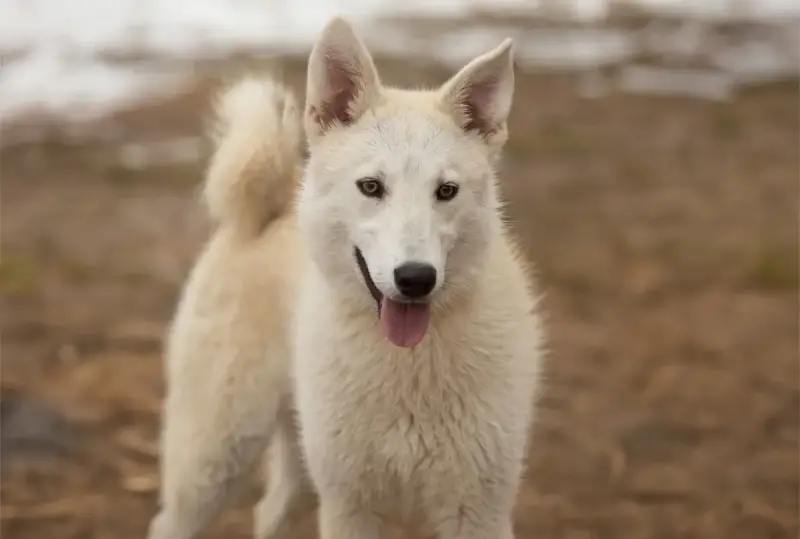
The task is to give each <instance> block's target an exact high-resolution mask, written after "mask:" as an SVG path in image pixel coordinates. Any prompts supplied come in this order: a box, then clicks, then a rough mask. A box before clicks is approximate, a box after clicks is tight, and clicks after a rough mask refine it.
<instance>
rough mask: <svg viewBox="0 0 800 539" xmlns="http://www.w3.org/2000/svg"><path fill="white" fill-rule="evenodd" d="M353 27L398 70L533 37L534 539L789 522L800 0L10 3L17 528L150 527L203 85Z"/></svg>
mask: <svg viewBox="0 0 800 539" xmlns="http://www.w3.org/2000/svg"><path fill="white" fill-rule="evenodd" d="M334 14H343V15H345V16H347V17H348V18H349V19H350V20H351V21H352V22H353V23H354V24H355V25H356V27H357V28H358V29H359V31H360V32H361V34H362V35H363V37H364V38H365V40H366V42H367V43H368V46H369V47H370V48H371V49H372V50H373V51H374V52H375V53H376V55H377V57H378V59H379V61H378V64H379V68H380V69H381V71H382V74H383V76H384V78H385V79H386V80H387V81H389V82H392V83H399V84H404V85H421V84H425V85H434V84H439V83H441V82H443V81H444V80H446V78H447V77H448V76H449V74H450V73H452V72H453V71H454V70H455V69H457V68H458V67H459V66H460V65H461V64H462V63H464V62H466V61H467V60H468V59H470V58H471V57H473V56H474V55H477V54H478V53H481V52H483V51H485V50H488V49H489V48H490V47H493V46H494V45H496V44H497V43H499V42H500V40H501V39H502V38H503V37H505V36H511V37H514V39H515V40H516V47H517V59H518V65H519V71H518V73H519V75H518V79H517V80H518V85H517V94H516V102H515V109H514V113H513V121H512V125H511V139H510V141H509V143H508V147H507V152H506V160H505V163H504V167H503V171H502V178H503V189H504V193H505V196H506V198H507V199H508V201H509V213H510V217H511V220H512V222H513V223H514V226H515V228H516V230H517V232H518V233H519V234H520V236H521V237H522V238H523V241H524V245H525V248H526V250H527V252H528V254H529V255H530V256H531V258H532V259H533V260H535V262H536V264H537V267H538V273H539V278H540V281H541V283H540V284H541V287H542V290H543V291H544V293H545V298H544V306H545V309H546V311H547V315H548V325H549V332H550V364H549V372H548V383H547V387H546V390H545V391H544V394H543V398H542V402H541V408H540V413H539V416H538V422H537V424H536V427H535V434H534V435H535V442H534V444H533V448H532V452H531V455H530V469H529V474H528V477H527V479H526V483H525V487H524V489H523V491H522V492H521V494H520V497H519V508H518V513H517V532H518V536H519V537H520V538H548V539H560V538H563V539H595V538H596V539H634V538H641V539H645V538H654V539H671V538H676V539H677V538H686V539H701V538H702V539H793V538H796V537H798V532H800V529H799V528H798V493H799V492H800V481H799V479H798V476H799V475H800V472H799V470H798V466H799V464H800V461H799V460H798V431H799V427H800V392H799V391H798V382H799V381H800V380H799V376H800V373H799V371H798V365H799V364H798V355H797V353H798V335H797V332H798V258H797V249H798V237H797V233H798V223H797V215H798V201H799V199H800V196H799V195H800V193H799V192H798V176H799V174H800V170H798V166H799V164H798V159H799V156H798V153H799V152H800V134H799V129H800V128H799V126H798V124H799V122H800V92H799V91H798V70H799V69H800V4H798V2H797V1H796V0H783V1H777V0H702V1H701V0H696V1H692V0H686V1H680V0H641V1H634V0H629V1H613V0H580V1H577V0H576V1H572V2H570V1H569V0H539V1H536V0H484V1H478V0H473V1H467V0H435V1H427V2H426V1H421V0H400V1H396V0H395V1H389V0H358V1H356V0H353V1H352V2H346V1H344V0H339V1H338V2H334V1H328V2H325V1H323V0H315V1H310V0H306V1H305V2H294V3H293V2H291V1H289V0H204V1H203V2H195V1H191V0H157V1H156V0H70V1H69V2H55V1H52V0H51V1H48V0H0V55H2V67H0V120H1V121H2V133H0V173H1V174H2V261H1V262H2V263H1V264H0V290H2V307H3V308H2V327H3V334H2V392H1V393H0V421H1V422H2V438H1V439H0V458H1V459H2V482H1V485H0V487H1V488H2V490H1V491H0V495H1V496H2V505H1V506H0V525H1V528H0V532H2V536H3V537H4V538H5V539H112V538H114V539H116V538H142V537H144V533H145V530H146V527H147V524H148V521H149V519H150V518H151V516H152V515H153V513H154V511H155V508H156V498H157V490H158V469H157V456H158V455H157V438H158V428H159V412H160V403H161V399H162V396H163V391H164V385H163V380H162V365H161V350H162V338H163V335H164V331H165V325H166V323H167V322H168V320H169V318H170V317H171V315H172V312H173V308H174V306H175V302H176V300H177V294H178V291H179V287H180V285H181V283H182V280H183V279H184V277H185V276H186V273H187V271H188V269H189V267H190V265H191V263H192V261H193V259H194V257H195V255H196V253H197V252H198V249H199V248H200V246H201V244H202V242H203V241H204V239H205V238H206V237H207V234H208V232H209V222H208V220H207V218H206V215H205V212H204V210H203V208H202V207H201V205H200V204H199V200H198V188H199V185H200V182H201V180H202V177H203V171H204V167H205V165H206V162H207V159H208V153H209V146H208V144H207V142H206V141H205V139H204V138H203V136H202V134H203V129H204V126H205V122H206V119H207V117H208V111H209V96H210V93H211V92H213V91H214V89H215V88H217V87H218V85H219V83H220V81H225V80H227V79H229V78H231V77H233V76H235V75H236V74H240V73H242V72H244V71H247V70H254V69H255V70H268V69H278V70H280V72H281V73H282V74H283V76H284V77H285V79H286V80H287V81H288V82H289V83H290V84H292V85H293V86H294V87H295V88H296V89H297V91H298V92H302V91H303V79H304V69H305V58H306V56H307V54H308V52H309V51H310V46H311V44H312V42H313V40H314V38H315V37H316V36H317V35H318V32H319V30H320V29H321V27H322V26H323V25H324V24H325V22H326V21H327V20H328V19H329V18H330V17H331V16H333V15H334ZM300 95H302V94H300ZM257 494H258V490H257V488H256V487H255V486H253V487H252V488H250V489H249V490H247V491H246V493H245V496H244V497H243V498H242V499H241V500H240V501H239V502H238V503H237V505H236V506H235V507H234V508H232V509H231V510H230V511H228V512H226V513H225V515H223V516H222V517H221V518H220V519H219V520H218V521H217V522H216V523H215V525H214V527H213V529H211V530H209V531H208V532H207V533H206V534H205V535H204V536H205V537H218V538H222V537H225V538H246V537H250V512H249V507H250V504H251V503H252V502H253V501H254V500H255V498H256V496H257ZM314 532H315V521H314V519H309V520H308V521H307V522H305V523H304V525H303V526H301V528H300V529H299V531H298V535H297V537H298V538H310V537H313V536H315V533H314Z"/></svg>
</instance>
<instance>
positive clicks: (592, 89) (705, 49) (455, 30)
mask: <svg viewBox="0 0 800 539" xmlns="http://www.w3.org/2000/svg"><path fill="white" fill-rule="evenodd" d="M300 5H301V4H299V3H297V4H294V5H293V4H292V2H289V1H286V0H209V1H206V2H202V3H201V2H193V1H190V0H170V1H160V2H159V1H150V2H142V1H139V0H113V1H109V0H105V1H99V0H75V1H73V2H70V3H69V7H68V8H67V7H65V8H63V9H61V8H60V9H53V6H51V5H48V3H47V2H46V1H41V0H40V1H38V2H34V1H27V0H25V1H23V0H0V55H2V56H0V57H1V58H2V63H3V69H2V71H1V72H0V121H4V122H5V123H7V124H8V125H12V126H13V125H14V124H15V123H19V122H20V121H22V122H24V121H30V120H31V119H36V118H40V119H41V118H44V119H48V120H51V121H57V122H61V123H73V122H84V121H90V120H92V119H97V118H101V117H103V116H106V115H108V114H110V113H113V112H115V111H118V110H122V109H125V108H126V107H130V106H135V104H136V103H137V102H141V101H143V100H148V99H157V98H164V97H172V96H174V95H176V94H178V93H180V92H182V91H184V90H185V88H186V87H187V86H190V85H191V84H192V81H193V78H194V76H195V75H196V71H197V69H198V65H202V63H203V62H208V61H214V60H220V59H224V58H226V57H230V56H236V55H250V56H255V57H262V58H264V57H273V58H274V57H279V56H281V55H305V54H307V53H308V51H309V50H310V47H311V45H312V44H313V41H314V39H315V37H316V36H317V35H318V33H319V31H320V30H321V28H322V26H323V25H324V24H325V23H326V22H327V21H328V20H329V19H330V18H331V17H333V16H335V15H342V16H345V17H347V18H349V19H350V20H351V21H352V22H353V23H354V24H356V26H357V27H358V28H359V31H360V32H361V33H362V35H363V36H364V38H365V41H367V43H368V45H369V46H370V48H371V50H373V51H374V53H375V54H378V55H381V54H389V55H392V54H397V55H401V56H403V57H409V56H414V57H425V58H426V60H427V61H432V62H441V63H445V64H447V65H450V66H451V67H452V66H453V65H457V64H459V63H461V62H464V61H466V60H467V59H468V58H470V57H472V56H474V55H476V54H478V53H480V52H481V51H483V50H487V49H488V48H490V47H491V46H493V45H494V44H496V43H497V42H499V41H500V40H501V39H503V38H504V37H506V36H509V35H510V36H512V37H514V38H515V40H516V57H517V61H518V63H520V65H522V66H523V67H524V68H528V69H534V70H535V69H544V70H553V69H555V70H567V71H574V72H582V73H587V72H589V73H590V74H592V75H596V73H595V72H597V71H598V70H603V69H607V68H609V67H621V72H620V73H618V74H615V75H614V77H613V80H611V79H609V78H608V77H607V76H604V77H599V78H598V77H597V76H594V77H593V78H587V81H586V84H585V85H584V86H585V87H586V88H585V91H584V94H585V96H586V97H591V96H595V95H599V94H603V93H604V92H605V93H607V92H608V91H610V90H611V89H618V90H622V91H631V92H639V93H650V94H653V95H655V94H657V93H667V94H677V95H681V94H682V95H687V96H691V97H694V98H699V99H712V100H725V99H730V97H731V95H732V94H733V93H735V91H736V90H737V88H738V87H740V86H742V85H752V84H760V83H764V82H770V81H774V80H782V79H785V78H786V77H796V76H797V74H798V70H799V69H800V50H799V49H800V4H798V3H797V2H795V1H793V0H713V1H703V2H695V1H691V0H502V1H491V0H440V1H438V2H423V1H420V0H410V1H409V0H407V1H404V2H387V1H382V0H371V1H369V2H354V1H353V2H351V1H349V0H348V1H345V0H340V1H338V2H331V1H322V0H316V1H315V2H312V3H311V4H309V3H308V2H304V3H302V7H293V6H300ZM653 56H657V57H659V65H658V66H657V68H656V69H653V68H652V67H651V66H649V65H639V64H640V63H641V62H639V60H641V59H642V58H648V59H652V57H653ZM664 64H666V67H665V65H664ZM14 140H16V138H15V137H14V136H13V135H9V136H8V137H6V140H5V144H8V143H10V142H13V141H14ZM0 144H3V142H2V141H0Z"/></svg>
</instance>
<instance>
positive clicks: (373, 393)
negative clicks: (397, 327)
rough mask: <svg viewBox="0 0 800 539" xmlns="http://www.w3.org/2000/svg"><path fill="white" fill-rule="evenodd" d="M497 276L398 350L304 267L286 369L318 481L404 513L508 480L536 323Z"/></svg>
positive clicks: (521, 439)
mask: <svg viewBox="0 0 800 539" xmlns="http://www.w3.org/2000/svg"><path fill="white" fill-rule="evenodd" d="M498 282H499V281H498ZM507 285H508V281H505V282H504V286H503V287H501V289H498V290H486V291H485V292H486V293H485V294H482V295H481V296H479V297H477V298H475V300H473V301H472V302H470V303H469V304H468V305H465V306H464V307H463V309H460V310H457V311H454V312H452V313H449V314H448V316H447V318H442V319H438V320H437V319H435V320H433V322H432V327H431V330H430V332H429V334H428V335H427V336H426V338H425V339H424V340H423V342H422V343H420V345H418V346H417V347H415V348H413V349H401V348H397V347H395V346H393V345H391V344H390V343H388V342H387V341H386V340H385V339H384V338H383V337H382V335H381V333H380V331H379V327H378V323H379V322H378V320H377V317H376V316H375V313H374V312H364V311H362V312H360V313H358V314H348V312H347V311H346V310H344V309H342V308H341V307H340V306H339V305H337V303H336V301H334V295H333V294H331V291H330V290H328V289H327V286H326V284H325V283H324V282H323V279H322V278H321V276H319V275H314V272H311V275H309V277H308V279H307V280H306V284H305V286H304V287H303V289H304V293H303V294H302V296H301V299H300V304H299V308H298V313H297V317H296V322H295V323H296V331H295V353H296V357H295V368H294V379H295V396H296V405H297V408H298V412H299V415H300V422H301V424H302V437H303V445H304V447H305V451H306V458H307V460H308V466H309V468H310V470H311V472H312V476H313V477H314V478H315V481H316V482H317V488H318V489H320V490H321V491H324V490H325V489H326V488H328V487H330V488H332V489H335V490H336V491H347V492H352V493H354V495H355V496H357V497H358V498H359V499H358V500H355V501H356V503H358V504H359V505H367V506H370V507H372V508H373V509H374V510H376V511H381V512H383V511H385V512H386V513H389V514H393V515H394V516H398V517H400V518H409V517H410V515H412V514H414V513H416V512H417V511H418V510H419V508H420V507H435V506H437V504H439V503H440V501H441V500H442V499H445V498H446V497H447V496H448V492H450V491H452V489H454V488H456V489H458V488H459V487H460V485H463V486H464V487H468V486H470V487H473V488H471V489H470V490H473V489H474V490H480V489H478V488H477V487H478V486H479V485H478V484H479V483H481V482H485V481H491V482H497V483H498V484H503V485H505V486H506V487H507V486H508V484H509V483H511V484H512V485H513V486H514V487H515V486H516V482H517V481H518V476H519V473H520V471H521V466H522V459H523V457H524V454H525V449H526V447H527V443H526V442H527V430H528V426H529V423H530V420H531V408H532V405H533V397H534V392H535V389H536V383H537V375H538V363H539V360H538V345H539V325H538V319H537V318H536V316H535V315H534V314H533V313H532V312H531V305H530V304H529V302H530V300H528V299H527V298H528V296H527V294H526V293H525V289H524V288H520V289H516V290H515V289H514V287H511V288H509V287H508V286H507ZM512 291H515V292H516V293H512ZM434 316H436V314H434ZM468 484H470V485H468ZM345 486H347V488H342V487H345ZM442 489H446V491H444V490H442ZM508 490H509V489H508V488H504V491H508ZM511 490H512V491H513V490H514V489H511Z"/></svg>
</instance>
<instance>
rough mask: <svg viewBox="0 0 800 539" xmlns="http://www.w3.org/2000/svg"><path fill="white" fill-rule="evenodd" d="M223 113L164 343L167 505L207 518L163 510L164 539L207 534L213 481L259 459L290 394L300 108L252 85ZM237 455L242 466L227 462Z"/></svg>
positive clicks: (276, 90)
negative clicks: (199, 229)
mask: <svg viewBox="0 0 800 539" xmlns="http://www.w3.org/2000/svg"><path fill="white" fill-rule="evenodd" d="M216 112H217V118H216V119H217V122H216V124H215V126H214V127H215V133H214V135H215V137H216V141H217V147H216V151H215V153H214V156H213V158H212V161H211V164H210V167H209V170H208V176H207V179H206V184H205V191H204V195H205V201H206V204H207V206H208V208H209V210H210V213H211V216H212V218H213V219H214V220H215V221H216V230H215V232H214V233H213V236H212V238H211V239H210V241H209V242H208V244H207V245H206V246H205V248H204V250H203V252H202V253H201V255H200V257H199V258H198V261H197V264H196V265H195V267H194V268H193V270H192V272H191V275H190V276H189V279H188V281H187V283H186V286H185V288H184V290H183V293H182V296H181V300H180V303H179V305H178V309H177V312H176V314H175V318H174V320H173V323H172V327H171V328H170V333H169V336H168V342H167V350H166V371H167V372H166V374H167V384H168V394H167V398H166V402H165V406H164V414H163V422H164V424H163V435H162V457H161V458H162V462H161V470H162V489H161V492H162V505H164V506H165V507H173V508H174V507H205V508H206V511H204V512H203V513H204V514H196V515H177V516H176V515H175V514H174V511H172V512H165V511H162V513H160V515H159V516H158V517H157V518H156V520H155V521H154V524H153V529H152V531H151V537H154V538H159V539H160V538H165V539H166V538H169V539H176V538H180V537H185V536H188V535H187V534H189V532H190V531H191V530H189V529H187V526H186V523H187V522H190V523H193V524H192V525H191V527H192V528H199V527H201V526H202V525H203V523H204V522H205V521H206V520H207V519H208V518H209V517H210V516H211V513H212V512H213V509H214V508H215V506H216V507H219V506H220V505H221V504H222V501H223V498H224V497H225V494H226V493H225V492H224V491H225V490H227V489H224V488H223V489H221V490H220V488H219V485H217V484H216V483H217V482H219V481H220V479H219V478H220V477H224V476H228V475H231V468H233V467H237V466H240V463H242V462H253V461H254V460H256V459H257V458H258V456H259V454H260V453H261V452H262V451H263V449H264V446H265V444H266V441H267V439H268V438H269V437H270V436H271V435H272V434H273V432H272V430H273V429H274V427H275V425H276V424H277V423H278V416H279V415H280V414H281V411H282V409H283V405H284V404H285V402H286V397H287V392H288V390H289V383H288V375H289V372H288V369H289V351H288V348H287V341H288V336H289V328H288V327H287V322H288V312H289V309H290V308H291V303H290V302H291V299H292V298H293V296H294V294H295V290H294V289H295V285H296V278H295V277H296V276H297V275H298V274H299V273H300V272H301V268H300V267H298V266H301V265H302V264H303V262H302V261H303V258H302V256H301V255H300V253H301V245H300V244H299V241H300V238H299V237H298V234H297V229H296V226H295V221H294V217H293V216H292V215H291V211H290V209H291V205H292V203H293V199H294V194H295V190H296V186H297V183H298V180H299V176H300V170H299V165H300V163H301V158H300V147H301V143H302V126H301V123H300V116H299V111H298V110H297V107H296V104H295V100H294V97H293V96H292V94H291V93H289V92H288V91H287V90H286V89H285V88H284V87H282V86H281V85H280V84H278V83H276V82H275V81H273V80H270V79H246V80H244V81H241V82H239V83H237V84H236V85H235V86H233V87H231V88H230V89H228V90H227V91H226V92H225V93H224V94H223V95H222V98H221V99H220V101H219V102H218V106H217V111H216ZM232 450H233V452H234V453H237V462H231V461H230V459H227V458H225V456H226V455H230V454H231V452H232ZM198 470H202V471H203V473H198ZM223 486H226V485H223ZM204 496H205V497H212V498H213V499H210V500H209V499H198V498H203V497H204ZM208 509H212V511H208ZM179 521H180V523H179Z"/></svg>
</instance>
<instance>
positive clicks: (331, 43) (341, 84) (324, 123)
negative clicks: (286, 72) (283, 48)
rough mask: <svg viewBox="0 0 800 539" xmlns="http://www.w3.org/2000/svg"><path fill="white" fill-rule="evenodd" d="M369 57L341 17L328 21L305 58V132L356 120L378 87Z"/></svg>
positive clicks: (310, 134)
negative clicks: (306, 70) (306, 60)
mask: <svg viewBox="0 0 800 539" xmlns="http://www.w3.org/2000/svg"><path fill="white" fill-rule="evenodd" d="M380 86H381V83H380V79H379V77H378V71H377V70H376V69H375V64H374V63H373V61H372V57H371V56H370V54H369V51H367V48H366V47H365V46H364V43H363V42H362V41H361V39H360V38H359V37H358V36H357V35H356V33H355V31H354V30H353V28H352V27H351V26H350V24H348V23H347V22H346V21H345V20H344V19H342V18H340V17H337V18H334V19H333V20H332V21H330V22H329V23H328V24H327V25H326V26H325V28H324V29H323V31H322V35H321V36H320V38H319V40H318V41H317V43H316V45H314V48H313V49H312V51H311V55H310V56H309V59H308V80H307V86H306V111H305V124H306V134H307V136H308V137H309V138H310V139H313V138H316V137H319V136H321V135H323V134H324V133H325V132H326V131H327V130H328V129H330V128H331V127H332V126H334V125H348V124H350V123H352V122H354V121H356V120H357V119H358V118H359V116H361V115H362V114H363V113H364V112H365V111H366V110H367V109H368V108H369V107H370V104H371V102H372V100H373V99H375V97H376V95H377V94H378V92H379V90H380Z"/></svg>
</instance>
